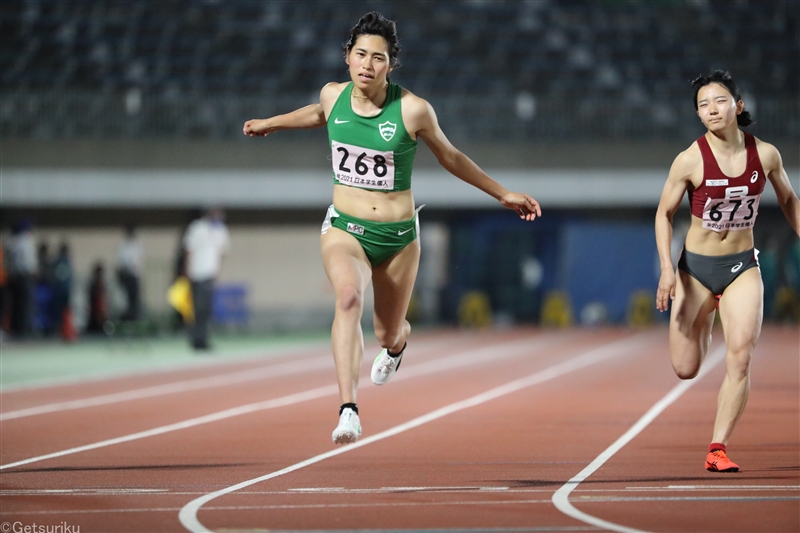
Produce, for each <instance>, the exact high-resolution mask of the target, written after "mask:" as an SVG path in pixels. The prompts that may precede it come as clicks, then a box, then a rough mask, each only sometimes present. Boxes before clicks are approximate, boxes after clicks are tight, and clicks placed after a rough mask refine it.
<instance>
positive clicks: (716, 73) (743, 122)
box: [692, 70, 755, 128]
mask: <svg viewBox="0 0 800 533" xmlns="http://www.w3.org/2000/svg"><path fill="white" fill-rule="evenodd" d="M712 83H718V84H720V85H722V86H723V87H725V88H726V89H727V90H728V92H729V93H731V96H733V100H734V102H738V101H740V100H741V99H742V95H741V93H740V92H739V87H737V86H736V83H735V82H734V81H733V78H732V77H731V74H730V72H728V71H723V70H712V71H711V72H709V73H708V74H706V75H705V76H702V75H701V76H699V77H697V78H695V79H694V80H693V81H692V88H693V89H694V108H695V110H697V93H699V92H700V89H701V88H703V87H705V86H706V85H710V84H712ZM754 122H755V121H754V120H753V119H752V117H751V116H750V112H749V111H745V110H744V109H742V112H741V113H739V114H738V115H736V123H737V124H738V125H739V126H740V127H743V128H744V127H746V126H749V125H750V124H753V123H754Z"/></svg>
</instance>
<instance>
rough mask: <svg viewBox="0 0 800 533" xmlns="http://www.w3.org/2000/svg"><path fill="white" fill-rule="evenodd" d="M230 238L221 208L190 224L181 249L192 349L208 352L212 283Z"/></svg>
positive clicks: (220, 265) (210, 211)
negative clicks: (189, 293) (189, 288)
mask: <svg viewBox="0 0 800 533" xmlns="http://www.w3.org/2000/svg"><path fill="white" fill-rule="evenodd" d="M229 244H230V237H229V236H228V229H227V228H226V227H225V214H224V212H223V211H222V210H221V209H217V208H212V209H208V210H207V211H206V212H205V214H204V215H203V216H202V217H201V218H199V219H197V220H195V221H194V222H192V223H191V224H189V227H188V229H187V230H186V236H185V237H184V240H183V246H184V249H185V250H186V275H187V277H188V278H189V281H190V282H191V286H192V302H193V304H194V323H193V324H192V325H191V326H190V328H189V340H190V341H191V344H192V347H193V348H194V349H195V350H208V349H209V344H208V326H209V322H210V321H211V302H212V297H213V294H214V281H215V280H216V279H217V277H218V276H219V273H220V269H221V267H222V259H223V257H224V256H225V253H226V252H227V251H228V247H229Z"/></svg>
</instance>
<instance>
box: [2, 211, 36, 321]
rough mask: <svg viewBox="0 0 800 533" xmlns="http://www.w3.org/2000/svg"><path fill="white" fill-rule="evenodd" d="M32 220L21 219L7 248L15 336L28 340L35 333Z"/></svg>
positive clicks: (34, 252) (34, 275)
mask: <svg viewBox="0 0 800 533" xmlns="http://www.w3.org/2000/svg"><path fill="white" fill-rule="evenodd" d="M32 227H33V224H32V222H31V220H30V219H27V218H25V219H22V220H20V221H19V222H18V223H17V224H16V225H15V226H14V228H13V230H12V234H11V237H10V238H9V239H8V243H7V246H6V251H5V253H6V269H7V272H8V290H9V294H10V300H11V305H10V309H9V312H10V314H11V317H10V326H11V334H12V335H13V336H15V337H27V336H30V334H31V333H32V332H33V312H34V305H35V300H34V297H35V292H34V291H35V283H36V244H35V243H34V241H33V235H31V229H32Z"/></svg>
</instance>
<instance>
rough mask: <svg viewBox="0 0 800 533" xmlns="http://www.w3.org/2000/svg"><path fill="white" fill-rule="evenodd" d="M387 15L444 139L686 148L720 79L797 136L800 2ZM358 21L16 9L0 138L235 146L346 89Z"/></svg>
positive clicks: (241, 9)
mask: <svg viewBox="0 0 800 533" xmlns="http://www.w3.org/2000/svg"><path fill="white" fill-rule="evenodd" d="M377 5H378V6H379V7H380V9H381V11H382V12H383V13H384V14H385V15H386V16H388V17H390V18H394V19H395V20H397V21H398V29H399V35H400V39H401V47H402V51H401V61H402V63H403V65H402V66H401V67H400V68H398V69H397V70H396V71H395V72H394V73H393V76H392V77H393V79H394V80H396V81H397V82H398V83H401V84H402V85H404V86H407V87H408V88H410V89H411V90H412V91H414V92H416V93H418V94H420V95H422V96H424V97H425V98H427V99H429V100H430V101H431V102H432V103H433V104H434V106H435V107H436V108H437V111H438V112H439V115H440V120H442V121H443V122H446V123H447V124H448V131H449V132H451V133H450V134H451V136H455V137H467V136H469V137H471V138H476V137H477V138H478V139H480V138H500V139H502V138H510V137H513V138H539V137H548V138H555V139H561V138H570V139H572V138H576V137H578V138H580V137H581V136H583V137H585V138H588V139H593V138H608V137H612V138H619V139H629V138H642V136H645V137H648V136H650V137H662V138H663V137H664V136H667V137H670V136H671V137H680V136H682V135H685V133H686V132H685V131H684V130H682V129H681V128H685V126H683V125H682V124H684V123H685V122H686V121H684V120H680V117H686V116H687V115H691V114H692V112H693V109H692V108H691V105H690V104H689V105H687V103H688V102H690V94H691V93H690V87H689V83H688V82H689V80H691V79H692V78H694V77H695V76H697V75H698V74H699V73H701V72H705V71H707V70H709V69H710V68H724V69H727V70H730V71H731V72H732V73H733V74H734V76H735V78H736V79H737V80H738V81H739V82H740V85H741V88H742V89H743V92H744V93H745V94H746V95H748V97H750V98H751V99H752V101H753V102H757V107H758V111H759V113H760V114H761V116H760V120H761V122H762V123H763V126H764V127H767V128H768V130H769V132H770V134H771V135H776V136H780V137H783V138H791V137H795V138H796V137H797V135H798V131H799V130H800V126H798V121H799V120H800V119H799V118H798V115H799V113H798V104H797V98H796V96H797V94H798V93H800V81H799V80H800V69H798V68H797V60H798V58H800V39H798V27H799V26H800V22H799V20H800V14H799V13H800V10H798V9H797V5H796V3H794V2H779V1H774V2H772V1H770V2H764V1H758V0H750V1H747V0H744V1H736V2H717V1H711V0H673V1H663V2H644V1H639V2H637V1H623V0H620V1H617V2H596V1H590V0H571V1H570V2H560V1H558V2H557V1H547V0H528V1H511V0H453V1H447V2H415V1H403V0H396V1H383V2H380V3H379V4H377ZM363 6H364V3H363V2H353V1H348V0H313V1H303V0H269V1H255V0H248V1H223V0H168V1H147V0H115V1H113V2H106V1H86V0H24V1H21V0H6V1H4V2H3V4H2V7H1V8H0V72H1V74H0V89H1V90H2V92H3V102H2V110H0V126H2V135H3V137H23V138H24V137H42V138H53V137H62V138H104V137H109V136H111V137H133V138H139V137H155V138H159V137H163V138H207V139H224V138H234V137H235V136H236V135H239V134H240V127H241V125H240V122H241V117H242V116H250V115H251V114H255V115H265V114H268V113H272V112H278V111H281V110H288V109H292V108H294V107H296V106H299V105H304V104H305V103H308V102H309V101H310V100H311V99H312V98H313V97H314V95H315V94H316V93H317V92H318V91H319V89H320V88H321V86H322V85H323V84H324V83H326V82H328V81H331V80H345V79H346V71H345V66H344V63H343V60H342V52H341V44H342V42H343V41H344V40H345V39H346V37H347V34H348V31H349V29H350V27H351V26H352V25H353V24H354V23H355V21H356V20H357V19H358V17H359V16H360V15H361V14H363V13H362V10H363V9H364V7H363ZM759 113H757V118H759V117H758V114H759ZM476 114H478V117H477V120H476ZM643 117H647V118H646V119H645V120H643ZM476 122H477V123H480V124H481V128H480V131H475V129H476V128H475V127H474V125H475V124H476Z"/></svg>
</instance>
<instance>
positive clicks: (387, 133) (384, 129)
mask: <svg viewBox="0 0 800 533" xmlns="http://www.w3.org/2000/svg"><path fill="white" fill-rule="evenodd" d="M378 130H379V131H380V132H381V137H383V140H384V141H387V142H388V141H391V140H392V137H394V133H395V132H396V131H397V124H393V123H392V122H389V121H388V120H387V121H386V122H384V123H383V124H378Z"/></svg>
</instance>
